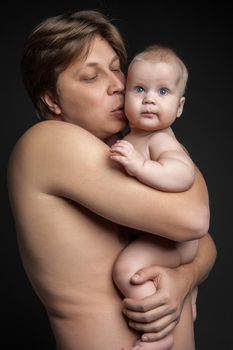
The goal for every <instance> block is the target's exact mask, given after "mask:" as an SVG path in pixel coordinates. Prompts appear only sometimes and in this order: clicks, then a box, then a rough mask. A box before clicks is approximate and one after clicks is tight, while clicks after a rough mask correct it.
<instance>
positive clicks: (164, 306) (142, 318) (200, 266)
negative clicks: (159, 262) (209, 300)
mask: <svg viewBox="0 0 233 350" xmlns="http://www.w3.org/2000/svg"><path fill="white" fill-rule="evenodd" d="M216 255H217V252H216V247H215V244H214V242H213V240H212V238H211V236H210V235H209V234H208V235H206V236H204V237H203V238H201V239H200V240H199V244H198V251H197V255H196V257H195V259H194V260H193V261H192V262H190V263H189V264H185V265H181V266H179V267H177V268H175V269H169V268H165V267H161V266H151V267H147V268H144V269H141V270H140V271H138V272H137V273H136V275H134V276H133V277H132V283H135V284H141V283H144V282H146V281H147V280H153V281H157V286H156V287H157V291H156V293H155V294H153V295H151V296H149V297H147V298H145V299H143V300H134V299H125V300H124V309H123V311H124V314H125V315H126V316H127V317H128V318H129V319H130V320H131V327H132V328H134V329H136V330H138V331H140V332H143V333H144V332H145V333H147V334H146V336H147V337H148V340H149V341H155V340H158V339H161V338H163V337H164V336H166V335H167V334H168V333H169V332H171V330H172V329H173V328H174V327H175V326H176V324H177V322H178V321H179V317H180V314H181V311H182V307H183V304H184V300H185V298H186V297H187V295H188V294H189V293H190V292H191V291H192V290H193V288H195V287H196V286H198V285H199V284H200V283H201V282H202V281H204V280H205V279H206V278H207V276H208V275H209V273H210V271H211V269H212V267H213V265H214V262H215V259H216ZM150 333H151V334H150ZM142 336H143V334H142Z"/></svg>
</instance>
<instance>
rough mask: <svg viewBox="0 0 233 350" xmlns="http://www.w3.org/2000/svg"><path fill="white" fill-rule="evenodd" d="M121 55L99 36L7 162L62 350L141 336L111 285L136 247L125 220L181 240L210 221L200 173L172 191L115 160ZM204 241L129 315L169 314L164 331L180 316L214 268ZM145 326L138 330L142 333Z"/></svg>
mask: <svg viewBox="0 0 233 350" xmlns="http://www.w3.org/2000/svg"><path fill="white" fill-rule="evenodd" d="M114 57H115V52H114V51H113V49H112V48H111V47H110V46H109V44H108V43H107V42H106V41H104V40H103V39H102V38H100V37H96V38H95V40H94V41H93V43H92V45H91V49H90V51H89V54H88V56H87V58H86V59H84V60H78V59H77V60H76V61H75V62H73V64H72V65H70V66H68V68H67V69H66V70H65V71H64V72H63V73H61V74H60V76H59V78H58V84H57V90H58V91H57V95H56V96H52V95H51V93H50V92H49V91H48V92H47V93H45V94H44V95H43V96H42V98H43V99H44V101H46V103H47V104H48V106H49V107H50V109H51V111H52V112H53V113H54V114H55V115H56V117H51V119H53V120H49V121H45V122H41V123H39V124H37V125H35V126H33V127H32V128H31V129H29V130H28V131H27V132H26V133H25V134H24V135H23V136H22V137H21V138H20V140H19V141H18V142H17V144H16V146H15V148H14V150H13V152H12V155H11V158H10V161H9V168H8V183H9V195H10V200H11V205H12V210H13V213H14V217H15V223H16V229H17V234H18V242H19V249H20V253H21V257H22V261H23V264H24V267H25V270H26V272H27V274H28V277H29V279H30V281H31V283H32V285H33V288H34V289H35V291H36V293H37V294H38V296H39V298H40V299H41V301H42V302H43V304H44V306H45V308H46V310H47V312H48V317H49V320H50V323H51V327H52V329H53V332H54V335H55V338H56V342H57V349H58V350H65V349H71V350H77V349H82V350H90V349H93V350H102V349H111V350H119V349H120V348H123V347H130V346H131V345H132V344H134V342H135V340H136V339H137V338H138V334H136V333H135V331H134V330H133V328H128V326H127V323H126V320H125V318H124V317H123V315H122V300H121V297H120V295H119V293H118V292H117V290H116V288H115V287H114V285H113V283H112V267H113V264H114V261H115V259H116V257H117V256H118V254H119V253H120V252H121V251H122V249H123V248H124V247H125V246H126V245H127V244H128V241H127V240H126V239H125V238H124V237H122V236H120V235H119V224H120V225H126V226H130V227H133V228H135V229H138V230H142V231H146V232H151V233H152V234H155V232H158V231H160V232H162V234H163V235H164V236H170V235H171V236H172V237H173V238H175V239H177V241H182V239H184V236H185V232H186V231H187V227H188V228H189V232H190V237H194V236H195V237H197V236H199V237H201V236H202V235H203V232H205V231H206V227H207V224H206V222H207V221H208V205H207V202H208V198H207V192H206V188H205V183H204V181H203V179H202V177H201V174H200V173H199V172H198V171H197V175H196V179H195V182H194V185H193V187H192V188H191V189H190V190H189V191H187V192H185V193H184V194H179V195H175V196H174V197H173V196H168V195H165V194H163V193H161V192H159V191H156V190H153V189H150V188H149V187H146V186H144V185H142V184H140V183H139V182H137V181H136V180H135V179H133V178H131V177H128V176H126V175H125V174H123V173H122V171H121V169H119V167H118V166H117V165H115V164H112V162H111V161H110V160H109V157H108V155H109V147H108V146H107V145H106V144H105V143H104V142H103V141H104V140H105V139H106V138H107V137H108V136H110V135H112V134H114V133H115V132H117V131H119V130H120V129H121V128H122V127H123V126H124V125H125V120H124V115H123V112H122V108H121V107H122V105H123V91H124V76H123V74H122V72H121V71H120V70H119V62H118V69H115V68H116V67H114V68H113V66H112V62H113V61H114V60H115V58H114ZM115 62H116V61H115ZM89 70H90V71H91V72H90V71H89ZM86 73H87V74H86ZM89 73H91V74H90V75H92V74H93V73H94V74H93V76H95V78H94V79H93V76H91V77H90V76H88V75H89ZM96 73H97V77H96ZM82 74H83V76H82ZM93 111H94V113H93ZM56 119H57V120H56ZM84 128H87V129H90V130H89V131H90V132H88V131H86V130H84ZM41 174H43V176H40V175H41ZM38 175H39V176H38ZM135 193H137V198H138V201H137V203H136V201H135ZM184 208H185V209H186V210H185V211H184ZM168 212H170V213H172V215H171V218H168V215H167V214H168ZM195 215H198V216H200V221H199V222H198V223H197V222H196V220H195V217H196V216H195ZM170 228H171V229H170ZM204 243H205V244H204V245H206V246H207V247H208V250H209V253H207V254H203V252H202V254H201V256H199V254H197V256H198V259H199V260H198V259H196V260H195V264H194V265H191V266H190V267H189V268H188V267H183V269H184V270H182V271H181V272H180V270H176V271H170V270H167V271H165V270H163V268H160V269H159V267H155V268H154V275H156V273H158V274H159V275H160V274H161V276H163V283H164V285H166V287H165V288H164V285H162V284H161V285H160V286H161V289H160V293H157V295H155V296H153V297H152V298H151V299H149V301H148V302H146V304H144V303H145V301H141V303H140V302H139V301H135V300H128V301H126V303H125V304H124V305H125V306H124V307H125V312H129V313H130V314H131V316H130V317H131V318H132V317H134V316H135V318H134V319H135V320H137V321H139V322H141V321H142V319H143V320H145V319H148V325H150V326H149V327H151V329H153V328H154V327H155V326H156V325H157V322H158V312H159V313H160V312H161V311H162V316H164V317H165V318H166V322H165V325H164V326H163V327H162V328H163V329H162V331H164V332H166V330H168V328H169V325H171V324H173V323H175V322H176V321H175V319H178V318H179V311H180V309H182V304H183V300H184V298H185V297H186V295H187V294H188V293H189V291H190V287H191V286H192V284H195V285H196V284H197V283H199V281H200V279H202V278H203V277H204V276H205V275H206V274H208V272H209V270H210V268H211V266H212V264H213V261H214V245H213V243H212V241H211V239H210V238H208V239H206V241H205V242H204ZM103 257H104V259H103ZM186 269H187V270H186ZM162 271H164V273H163V272H162ZM194 272H196V274H195V273H194ZM174 274H175V276H174ZM184 275H186V276H187V280H186V281H185V283H184V281H183V277H184ZM175 278H176V280H175ZM138 281H139V282H140V280H138ZM174 286H176V291H174V293H173V296H171V297H169V291H171V290H172V289H174ZM163 290H164V291H163ZM161 303H162V305H161ZM175 304H176V305H175ZM145 305H146V308H147V310H145V312H142V311H143V309H144V308H145ZM154 305H156V306H155V307H156V310H155V307H154ZM158 305H161V307H160V306H159V307H158V308H157V306H158ZM174 305H175V306H174ZM161 308H162V310H161ZM126 310H128V311H126ZM148 312H149V314H150V313H151V312H152V314H153V317H151V315H149V318H148ZM154 313H155V314H154ZM139 314H140V315H139ZM168 314H169V316H167V315H168ZM132 315H133V316H132ZM144 315H146V316H145V317H146V318H144ZM162 318H163V317H162ZM149 319H150V320H149ZM159 320H160V321H161V314H160V315H159ZM144 327H145V323H143V324H141V326H140V325H139V324H138V323H137V322H136V323H135V326H134V328H135V329H138V330H140V331H142V332H143V331H144ZM171 327H172V326H170V328H171ZM162 331H161V330H160V332H157V335H158V337H159V336H163V334H162Z"/></svg>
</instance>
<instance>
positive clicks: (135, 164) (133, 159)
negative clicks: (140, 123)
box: [110, 140, 144, 176]
mask: <svg viewBox="0 0 233 350" xmlns="http://www.w3.org/2000/svg"><path fill="white" fill-rule="evenodd" d="M110 151H111V152H112V153H115V154H112V155H111V156H110V158H111V159H113V160H115V161H116V162H118V163H120V164H122V165H123V166H124V168H125V170H126V171H127V173H128V174H129V175H131V176H137V172H138V171H140V168H141V167H142V166H143V163H144V158H143V157H142V156H141V155H140V154H139V153H138V152H137V151H136V150H135V148H134V146H133V145H132V144H131V143H130V142H128V141H125V140H118V141H117V142H116V143H115V144H114V145H112V147H111V149H110Z"/></svg>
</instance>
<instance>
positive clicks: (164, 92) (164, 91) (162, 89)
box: [159, 88, 168, 95]
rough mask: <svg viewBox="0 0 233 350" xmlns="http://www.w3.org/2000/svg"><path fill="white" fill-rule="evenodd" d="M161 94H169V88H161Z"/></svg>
mask: <svg viewBox="0 0 233 350" xmlns="http://www.w3.org/2000/svg"><path fill="white" fill-rule="evenodd" d="M159 93H160V95H167V94H168V89H167V88H161V89H159Z"/></svg>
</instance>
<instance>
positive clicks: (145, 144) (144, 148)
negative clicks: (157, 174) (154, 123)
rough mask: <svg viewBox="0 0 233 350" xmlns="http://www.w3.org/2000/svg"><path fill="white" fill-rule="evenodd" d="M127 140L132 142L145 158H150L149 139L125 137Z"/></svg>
mask: <svg viewBox="0 0 233 350" xmlns="http://www.w3.org/2000/svg"><path fill="white" fill-rule="evenodd" d="M125 140H126V141H129V142H130V143H132V145H133V146H134V148H135V149H136V151H137V152H138V153H140V154H141V155H142V156H143V157H144V158H145V159H150V153H149V140H147V139H136V138H130V137H129V138H125Z"/></svg>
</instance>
